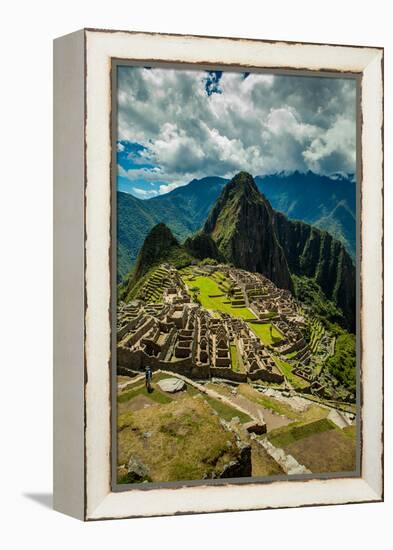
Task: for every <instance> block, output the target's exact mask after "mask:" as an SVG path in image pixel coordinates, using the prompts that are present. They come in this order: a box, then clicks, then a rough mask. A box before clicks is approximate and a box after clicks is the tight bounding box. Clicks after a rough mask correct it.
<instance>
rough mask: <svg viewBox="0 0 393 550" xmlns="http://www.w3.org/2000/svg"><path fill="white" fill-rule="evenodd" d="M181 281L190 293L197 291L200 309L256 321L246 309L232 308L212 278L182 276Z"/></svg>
mask: <svg viewBox="0 0 393 550" xmlns="http://www.w3.org/2000/svg"><path fill="white" fill-rule="evenodd" d="M183 280H184V282H185V283H186V285H187V287H188V289H189V290H190V291H191V292H193V291H194V289H198V291H199V294H198V298H199V300H200V302H201V305H202V307H204V308H206V309H210V310H217V311H221V312H223V313H228V314H229V315H232V316H233V317H241V318H242V319H256V317H255V315H254V314H253V313H252V312H251V311H250V310H249V309H248V308H246V307H236V306H232V304H231V302H230V301H229V299H228V297H227V296H226V295H225V294H224V292H223V291H222V289H221V288H220V287H219V285H218V283H217V282H216V281H215V280H214V279H213V278H212V277H209V276H204V275H201V276H199V277H195V278H190V277H187V276H184V275H183Z"/></svg>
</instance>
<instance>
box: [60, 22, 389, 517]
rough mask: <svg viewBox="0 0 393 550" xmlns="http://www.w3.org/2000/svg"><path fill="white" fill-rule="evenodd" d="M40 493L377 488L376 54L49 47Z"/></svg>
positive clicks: (366, 493)
mask: <svg viewBox="0 0 393 550" xmlns="http://www.w3.org/2000/svg"><path fill="white" fill-rule="evenodd" d="M54 137H55V143H54V154H55V168H54V190H55V200H54V214H55V234H54V258H55V262H54V263H55V267H54V269H55V272H54V273H55V296H54V298H55V314H54V321H55V331H54V349H55V355H54V503H55V508H56V509H57V510H59V511H62V512H64V513H67V514H70V515H72V516H75V517H78V518H80V519H83V520H97V519H107V518H127V517H146V516H156V515H171V514H179V513H205V512H217V511H231V510H232V511H234V510H256V509H264V508H281V507H294V506H307V505H322V504H323V505H325V504H344V503H360V502H373V501H381V500H382V499H383V355H382V349H383V326H382V303H383V257H382V241H383V50H382V49H381V48H370V47H361V46H338V45H325V44H304V43H286V42H271V41H263V40H248V39H234V38H219V37H200V36H181V35H164V34H148V33H140V32H124V31H104V30H90V29H86V30H81V31H78V32H76V33H73V34H70V35H67V36H65V37H62V38H59V39H57V40H55V44H54Z"/></svg>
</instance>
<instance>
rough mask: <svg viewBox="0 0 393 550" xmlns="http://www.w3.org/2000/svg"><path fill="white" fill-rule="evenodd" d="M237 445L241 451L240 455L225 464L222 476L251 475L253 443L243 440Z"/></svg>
mask: <svg viewBox="0 0 393 550" xmlns="http://www.w3.org/2000/svg"><path fill="white" fill-rule="evenodd" d="M237 445H238V447H239V451H240V452H239V457H238V458H237V460H232V461H231V462H228V464H226V465H225V466H224V468H223V469H222V471H221V473H220V475H219V477H220V478H236V477H251V475H252V463H251V445H246V444H245V443H242V442H238V444H237Z"/></svg>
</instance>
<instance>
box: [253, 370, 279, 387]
mask: <svg viewBox="0 0 393 550" xmlns="http://www.w3.org/2000/svg"><path fill="white" fill-rule="evenodd" d="M248 378H249V379H250V380H252V381H255V380H263V381H265V382H273V383H275V384H281V383H282V382H283V381H284V377H283V375H282V374H278V373H275V372H269V371H268V370H266V369H259V370H256V371H254V372H250V373H248Z"/></svg>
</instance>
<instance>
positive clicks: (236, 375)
mask: <svg viewBox="0 0 393 550" xmlns="http://www.w3.org/2000/svg"><path fill="white" fill-rule="evenodd" d="M210 374H211V376H214V377H215V378H224V379H226V380H232V381H233V382H239V383H242V382H247V374H246V373H244V372H234V371H233V370H232V369H230V368H225V367H210Z"/></svg>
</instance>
